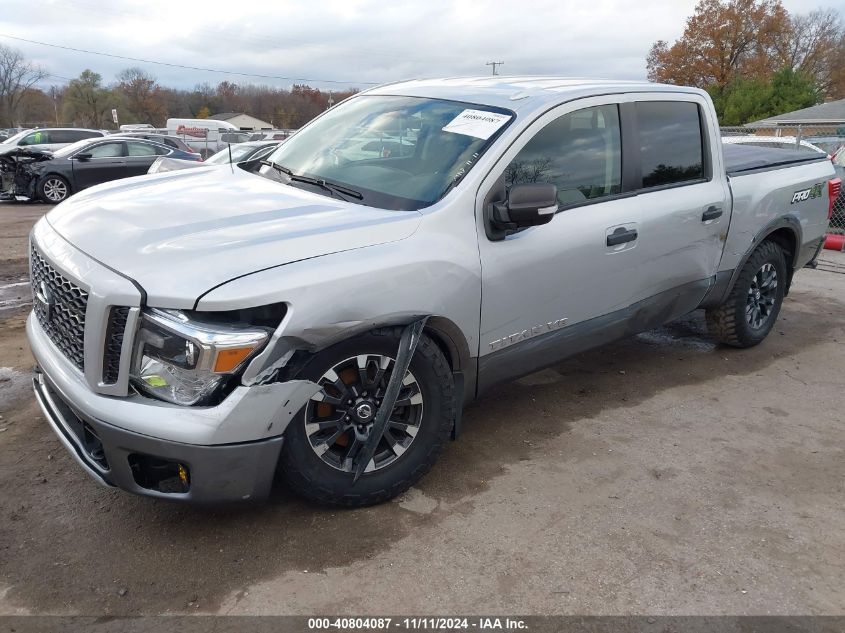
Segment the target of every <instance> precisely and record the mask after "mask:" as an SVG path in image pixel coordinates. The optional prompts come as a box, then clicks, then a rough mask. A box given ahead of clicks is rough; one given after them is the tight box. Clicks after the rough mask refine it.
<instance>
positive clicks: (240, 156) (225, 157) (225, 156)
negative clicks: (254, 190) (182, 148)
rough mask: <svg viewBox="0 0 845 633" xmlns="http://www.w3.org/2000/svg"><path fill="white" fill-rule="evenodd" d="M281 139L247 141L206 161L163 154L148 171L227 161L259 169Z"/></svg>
mask: <svg viewBox="0 0 845 633" xmlns="http://www.w3.org/2000/svg"><path fill="white" fill-rule="evenodd" d="M280 143H281V141H247V142H245V143H239V144H237V145H232V146H231V148H230V147H226V148H225V149H221V150H220V151H219V152H217V153H216V154H215V155H214V156H211V157H209V158H208V159H207V160H205V161H204V162H201V163H198V162H195V161H187V160H182V159H179V158H176V157H171V156H161V157H159V158H157V159H156V161H155V162H154V163H153V164H152V165H151V166H150V169H149V171H148V172H147V173H149V174H161V173H164V172H166V171H176V170H179V169H190V168H191V167H202V166H203V165H225V164H226V163H237V165H238V167H240V168H241V169H245V170H246V171H252V170H254V169H257V168H258V166H259V165H260V164H261V160H262V159H264V158H267V156H269V155H270V154H271V153H272V151H273V150H274V149H276V147H278V146H279V144H280Z"/></svg>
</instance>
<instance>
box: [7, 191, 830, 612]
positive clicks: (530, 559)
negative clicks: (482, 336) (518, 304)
mask: <svg viewBox="0 0 845 633" xmlns="http://www.w3.org/2000/svg"><path fill="white" fill-rule="evenodd" d="M43 211H44V208H43V207H40V206H38V205H0V235H1V236H2V237H0V249H2V250H0V266H2V271H0V279H3V280H4V281H2V282H0V284H8V283H10V282H11V281H15V280H20V278H21V276H22V275H25V270H26V266H25V261H24V258H25V255H26V244H25V238H26V234H27V232H28V230H29V227H30V226H31V224H32V223H33V222H34V221H35V220H36V219H37V218H38V217H39V216H40V214H41V213H43ZM823 257H824V260H825V262H826V263H825V264H824V266H823V268H824V269H825V270H815V271H813V270H805V271H802V272H801V273H800V274H799V275H798V276H797V278H796V283H795V285H794V287H793V291H792V293H791V295H790V297H789V298H788V299H787V301H786V303H785V306H784V310H783V312H782V313H781V319H780V321H779V323H778V324H777V326H776V327H775V330H774V331H773V333H772V335H771V336H770V337H769V339H768V340H767V341H766V342H765V343H764V344H762V345H760V346H758V347H757V348H754V349H751V350H744V351H739V350H733V349H727V348H722V347H717V346H715V345H713V344H712V343H711V342H710V341H709V339H708V338H707V337H706V335H705V333H704V328H703V319H702V316H701V315H700V314H694V315H692V316H690V317H688V318H685V319H683V320H681V321H679V322H677V323H674V324H672V325H670V326H668V327H665V328H661V329H659V330H655V331H652V332H648V333H646V334H642V335H640V336H637V337H634V338H631V339H629V340H626V341H624V342H622V343H620V344H617V345H614V346H612V347H608V348H604V349H598V350H594V351H592V352H589V353H586V354H582V355H580V356H578V357H575V358H573V359H570V360H568V361H566V362H564V363H561V364H559V365H557V366H555V367H553V368H550V369H547V370H544V371H542V372H539V373H537V374H534V375H532V376H529V377H527V378H524V379H522V380H520V381H517V382H515V383H512V384H510V385H506V386H504V387H502V388H501V389H499V390H498V391H497V392H496V393H495V394H494V395H493V396H491V397H488V398H486V399H485V400H483V401H480V402H477V403H475V404H473V405H471V406H470V407H469V409H468V410H467V411H466V412H465V416H464V420H465V422H464V433H463V435H462V437H461V439H460V440H459V441H458V442H455V443H452V444H450V445H449V446H448V447H447V450H446V451H445V454H444V455H443V457H442V459H441V460H440V462H439V463H438V465H437V466H436V467H435V469H434V471H433V472H432V473H431V474H430V475H429V476H428V477H427V478H426V479H425V480H423V481H422V482H421V483H420V485H419V486H418V487H417V488H415V489H413V490H411V491H410V492H409V493H408V494H406V495H405V496H404V497H403V498H401V499H398V500H396V501H394V502H391V503H386V504H383V505H381V506H377V507H373V508H368V509H362V510H353V511H338V510H329V509H325V508H320V507H316V506H313V505H309V504H308V503H305V502H303V501H300V500H298V499H296V498H293V497H291V496H290V495H289V494H288V493H287V492H286V491H285V490H284V489H282V488H280V489H279V490H278V491H277V492H276V493H275V495H274V497H273V499H272V500H271V502H270V503H268V504H266V505H263V506H260V507H248V508H223V509H216V510H208V509H206V510H200V509H195V508H189V507H183V506H179V505H173V504H169V503H166V502H161V501H155V500H150V499H142V498H137V497H133V496H131V495H128V494H125V493H122V492H119V491H114V490H108V489H105V488H102V487H100V486H98V485H96V484H95V483H94V482H93V481H91V480H90V479H89V478H88V476H87V475H85V474H84V473H83V472H82V471H81V470H80V469H79V468H78V467H77V465H76V464H75V463H74V462H73V461H72V459H71V458H70V457H69V456H68V455H67V454H66V453H65V451H64V449H63V448H62V447H61V445H60V444H59V442H58V440H57V439H56V438H55V437H54V436H53V434H52V432H51V431H50V430H49V428H48V427H47V425H46V423H45V422H44V420H43V419H42V417H41V415H40V413H39V412H38V410H37V408H36V406H35V404H34V402H33V399H32V397H31V396H30V392H29V385H28V383H29V379H30V371H31V365H32V359H31V357H30V355H29V352H28V350H27V347H26V343H25V339H24V333H23V321H24V316H25V310H26V308H25V307H18V308H15V307H10V308H7V309H6V310H5V311H0V354H2V358H3V361H2V363H0V365H2V367H0V412H1V413H0V415H2V419H0V491H2V493H0V614H30V613H31V614H87V615H93V614H98V615H99V614H101V615H116V614H160V613H229V614H312V613H326V612H330V613H344V614H374V613H384V614H424V613H434V614H447V613H468V614H472V613H508V614H511V613H522V614H528V613H531V614H632V613H640V614H646V613H647V614H843V613H845V563H843V552H845V527H843V526H845V507H843V503H842V499H843V492H845V459H843V457H844V456H843V446H845V413H843V410H845V408H843V406H842V405H843V402H845V401H843V397H842V385H843V378H842V375H843V371H845V355H843V352H845V349H843V344H842V343H843V341H845V325H844V324H843V323H845V322H844V321H843V314H845V274H843V273H845V255H840V254H835V253H830V252H825V254H824V256H823ZM26 290H27V292H28V289H26ZM23 296H24V299H25V296H26V293H24V294H23Z"/></svg>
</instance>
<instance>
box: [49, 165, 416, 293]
mask: <svg viewBox="0 0 845 633" xmlns="http://www.w3.org/2000/svg"><path fill="white" fill-rule="evenodd" d="M420 218H421V215H420V214H419V213H418V212H416V211H385V210H381V209H374V208H372V207H366V206H362V205H359V204H353V203H349V202H345V201H342V200H339V199H337V198H330V197H327V196H322V195H319V194H315V193H311V192H308V191H305V190H302V189H297V188H294V187H290V186H288V185H284V184H281V183H279V182H277V181H274V180H270V179H267V178H264V177H263V176H258V175H255V174H249V173H247V172H245V171H243V170H241V169H232V168H231V167H230V166H229V165H221V166H219V167H217V166H216V167H205V168H199V169H187V170H184V171H176V172H170V173H165V174H160V175H152V176H140V177H137V178H128V179H124V180H119V181H115V182H112V183H108V184H105V185H100V186H98V187H95V188H93V189H90V190H87V191H83V192H81V193H79V194H77V195H75V196H73V197H71V198H70V199H69V200H67V201H66V202H64V203H62V204H61V205H59V206H58V207H56V208H55V209H54V210H53V211H51V212H50V213H49V214H48V215H47V221H48V222H49V223H50V225H51V226H52V227H53V229H55V230H56V231H57V232H58V233H59V234H60V235H62V236H63V237H64V238H65V239H66V240H67V241H68V242H70V243H71V244H73V245H74V246H76V247H77V248H78V249H79V250H81V251H83V252H84V253H86V254H88V255H89V256H91V257H93V258H94V259H96V260H97V261H99V262H100V263H102V264H105V265H106V266H108V267H110V268H112V269H114V270H116V271H119V272H120V273H122V274H123V275H126V276H128V277H130V278H131V279H133V280H135V281H136V282H137V283H138V284H140V285H141V287H143V288H144V291H145V292H146V293H147V304H148V305H150V306H158V307H165V308H191V307H193V306H194V304H195V301H196V300H197V299H198V298H199V297H200V296H201V295H202V294H204V293H205V292H207V291H208V290H210V289H211V288H214V287H216V286H218V285H220V284H223V283H225V282H227V281H229V280H231V279H234V278H236V277H241V276H243V275H247V274H250V273H253V272H256V271H259V270H264V269H267V268H272V267H275V266H281V265H283V264H288V263H290V262H295V261H298V260H302V259H308V258H312V257H319V256H321V255H328V254H330V253H337V252H341V251H346V250H352V249H358V248H364V247H367V246H373V245H376V244H383V243H386V242H394V241H398V240H401V239H404V238H406V237H408V236H410V235H411V234H412V233H413V232H414V231H415V230H416V228H417V226H418V225H419V222H420Z"/></svg>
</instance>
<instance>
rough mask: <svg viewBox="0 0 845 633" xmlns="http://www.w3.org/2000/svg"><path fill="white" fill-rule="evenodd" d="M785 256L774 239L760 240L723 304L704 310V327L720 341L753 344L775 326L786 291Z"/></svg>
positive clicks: (727, 343)
mask: <svg viewBox="0 0 845 633" xmlns="http://www.w3.org/2000/svg"><path fill="white" fill-rule="evenodd" d="M786 274H787V269H786V258H785V257H784V254H783V250H782V249H781V248H780V246H778V245H777V244H775V243H774V242H768V241H766V242H763V243H762V244H760V246H758V247H757V250H755V251H754V253H753V254H752V255H751V257H750V258H749V259H748V261H747V262H746V263H745V266H743V268H742V270H741V271H740V274H739V277H738V278H737V280H736V283H735V284H734V287H733V288H732V289H731V293H730V294H729V295H728V298H727V299H725V301H724V303H722V305H720V306H719V307H718V308H716V309H715V310H710V311H708V312H707V326H708V329H709V330H710V332H711V333H712V334H713V335H714V336H715V337H716V338H717V339H718V340H719V341H720V342H722V343H725V344H726V345H732V346H733V347H752V346H753V345H757V344H758V343H760V341H762V340H763V339H764V338H766V336H767V335H768V334H769V332H770V331H771V329H772V327H774V324H775V321H776V320H777V317H778V313H779V312H780V307H781V304H782V303H783V296H784V293H785V291H786Z"/></svg>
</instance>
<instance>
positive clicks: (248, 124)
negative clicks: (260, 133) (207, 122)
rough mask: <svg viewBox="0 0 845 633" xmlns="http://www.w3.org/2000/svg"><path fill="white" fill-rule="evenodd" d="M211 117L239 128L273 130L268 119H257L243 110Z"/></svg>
mask: <svg viewBox="0 0 845 633" xmlns="http://www.w3.org/2000/svg"><path fill="white" fill-rule="evenodd" d="M208 118H209V119H214V120H216V121H226V123H231V124H232V125H234V126H235V127H237V128H238V129H239V130H251V131H254V130H272V129H273V126H272V125H271V124H270V123H267V121H262V120H261V119H256V118H255V117H254V116H250V115H248V114H244V113H243V112H221V113H220V114H212V115H211V116H210V117H208Z"/></svg>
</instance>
